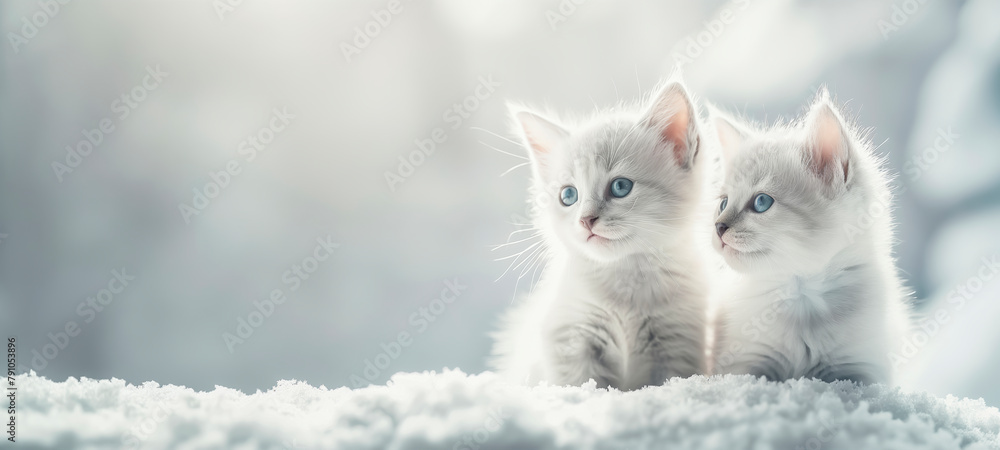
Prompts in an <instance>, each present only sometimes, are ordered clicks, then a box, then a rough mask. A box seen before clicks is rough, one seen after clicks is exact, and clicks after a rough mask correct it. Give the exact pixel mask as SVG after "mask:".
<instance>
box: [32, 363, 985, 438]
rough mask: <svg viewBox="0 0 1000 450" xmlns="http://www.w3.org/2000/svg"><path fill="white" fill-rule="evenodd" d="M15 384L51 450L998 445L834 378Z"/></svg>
mask: <svg viewBox="0 0 1000 450" xmlns="http://www.w3.org/2000/svg"><path fill="white" fill-rule="evenodd" d="M17 383H18V392H19V393H20V395H21V397H20V398H19V402H18V405H19V408H20V409H19V413H18V417H19V425H18V440H19V443H20V444H21V445H23V444H29V445H41V446H47V447H57V448H118V447H119V446H122V447H125V448H138V447H140V446H141V447H142V448H276V449H282V448H337V449H383V448H384V449H403V448H417V449H420V448H442V449H476V448H482V449H489V448H509V449H527V448H532V449H533V448H542V449H547V448H629V449H632V448H640V449H641V448H734V449H736V448H753V449H767V448H777V449H798V448H803V449H816V448H824V449H837V448H851V449H866V448H871V449H892V448H900V449H903V448H906V449H909V448H1000V411H998V410H997V409H996V408H993V407H988V406H986V404H985V403H984V402H983V401H982V400H969V399H959V398H956V397H952V396H948V397H945V398H939V397H935V396H932V395H930V394H927V393H922V392H906V391H903V390H901V389H899V388H888V387H884V386H880V385H873V386H863V387H862V386H856V385H852V384H850V383H848V382H836V383H832V384H828V383H824V382H821V381H814V380H794V381H788V382H784V383H770V382H765V381H763V380H761V379H754V378H752V377H749V376H732V375H727V376H721V377H710V378H707V377H700V376H697V377H692V378H689V379H672V380H669V381H668V382H667V383H666V384H665V385H663V386H657V387H649V388H646V389H643V390H640V391H633V392H620V391H616V390H613V389H612V390H606V389H597V388H596V387H595V385H594V383H593V382H591V383H590V384H585V385H584V386H582V387H554V386H537V387H525V386H517V385H512V384H508V383H505V382H503V381H501V380H500V379H499V378H498V377H497V376H496V375H494V374H492V373H489V372H485V373H482V374H478V375H466V374H465V373H463V372H461V371H458V370H445V371H444V372H442V373H435V372H424V373H397V374H396V375H394V376H393V377H392V379H391V381H390V382H389V383H388V384H387V385H373V386H368V387H365V388H360V389H351V388H347V387H342V388H338V389H327V388H326V387H322V386H321V387H313V386H310V385H308V384H305V383H301V382H296V381H280V382H278V384H277V386H275V387H274V388H272V389H270V390H268V391H267V392H260V391H258V392H256V393H253V394H249V395H247V394H244V393H241V392H239V391H236V390H233V389H228V388H225V387H219V386H216V388H215V389H214V390H212V391H210V392H196V391H194V390H192V389H189V388H185V387H179V386H172V385H168V386H160V385H159V384H157V383H153V382H148V383H145V384H143V385H141V386H136V385H130V384H126V383H125V382H124V381H122V380H118V379H112V380H92V379H86V378H84V379H80V380H77V379H75V378H69V379H68V380H67V381H65V382H53V381H51V380H48V379H45V378H43V377H39V376H37V375H36V374H34V373H31V374H28V375H20V376H18V378H17Z"/></svg>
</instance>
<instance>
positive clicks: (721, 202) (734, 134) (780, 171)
mask: <svg viewBox="0 0 1000 450" xmlns="http://www.w3.org/2000/svg"><path fill="white" fill-rule="evenodd" d="M711 115H712V120H711V122H712V125H713V126H714V127H715V130H716V134H717V136H718V138H719V143H720V145H721V149H722V152H721V153H722V155H723V160H724V167H725V180H724V182H723V185H722V189H721V192H720V194H719V197H718V202H717V203H716V223H715V231H716V232H715V237H714V239H713V245H714V247H715V249H716V250H717V251H718V252H720V253H721V254H722V256H723V258H725V260H726V262H727V263H728V264H729V266H730V267H732V268H733V269H735V270H737V271H739V272H757V273H759V272H767V271H784V272H791V273H808V272H811V271H814V270H817V269H819V268H821V267H822V266H823V265H825V264H826V263H827V262H828V261H829V259H830V258H832V257H833V255H834V254H836V252H837V251H839V250H841V249H843V248H844V247H845V246H847V245H849V243H850V242H849V240H850V239H849V238H850V236H849V235H848V234H847V233H845V229H847V228H848V226H849V225H850V224H851V223H852V221H854V220H855V219H857V216H858V214H857V212H858V211H859V208H860V207H861V205H862V204H863V203H862V202H863V201H864V200H863V199H864V198H865V195H864V191H865V190H866V189H865V187H866V183H868V182H867V181H866V180H865V177H864V176H863V174H862V172H863V170H864V168H866V167H868V166H869V165H870V163H869V161H868V160H867V158H866V153H867V150H866V148H865V146H864V144H863V143H862V142H861V140H860V139H859V137H858V136H857V135H856V133H855V131H854V130H853V129H851V128H849V127H847V126H846V124H845V122H844V120H843V118H842V117H841V115H840V113H839V112H838V111H837V109H836V107H835V106H834V105H833V103H832V102H831V101H830V100H829V98H828V95H827V94H826V91H825V90H824V91H821V92H820V94H819V95H818V97H817V100H816V101H815V102H814V104H813V105H812V107H811V108H810V110H809V112H808V113H807V114H806V116H805V117H804V118H803V120H801V121H800V122H799V123H797V124H795V125H794V126H787V127H786V126H776V127H774V128H773V129H770V130H765V131H754V130H751V129H750V128H748V127H746V126H744V125H742V124H740V123H738V122H737V121H735V120H733V119H732V118H729V117H726V116H725V115H724V114H722V113H719V112H717V111H714V110H713V111H712V114H711Z"/></svg>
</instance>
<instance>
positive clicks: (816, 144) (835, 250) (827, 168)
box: [712, 90, 910, 383]
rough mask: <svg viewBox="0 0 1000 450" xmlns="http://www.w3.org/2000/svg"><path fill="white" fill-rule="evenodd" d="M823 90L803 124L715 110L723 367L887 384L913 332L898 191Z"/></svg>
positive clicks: (718, 357) (775, 376)
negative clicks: (900, 264)
mask: <svg viewBox="0 0 1000 450" xmlns="http://www.w3.org/2000/svg"><path fill="white" fill-rule="evenodd" d="M828 97H829V96H828V94H827V93H826V91H825V90H823V91H821V92H820V94H819V95H818V98H817V100H816V101H815V102H814V104H813V105H812V107H811V108H810V110H809V112H808V114H807V115H806V117H805V118H804V119H803V120H802V121H801V122H799V123H797V124H792V125H790V126H776V127H773V128H771V129H767V130H752V129H751V128H749V127H747V126H745V125H743V124H740V123H738V122H737V121H735V120H733V119H731V118H729V117H727V116H725V115H724V114H722V113H719V112H717V111H713V114H712V116H713V117H712V123H713V124H714V126H715V128H716V133H717V136H718V138H719V143H720V144H721V148H722V155H723V161H724V166H725V167H724V172H725V174H724V175H725V179H724V182H723V185H722V188H721V192H720V193H719V198H718V203H717V207H716V213H717V219H716V223H715V231H716V236H715V238H714V240H713V244H714V247H715V249H716V250H717V251H718V252H719V253H720V254H721V255H722V257H723V258H724V259H725V261H726V263H727V265H728V266H729V267H730V268H731V269H732V270H733V272H731V273H730V274H729V276H730V279H729V280H727V281H725V282H723V283H722V286H723V287H722V289H723V293H722V294H721V296H720V298H721V301H722V303H721V306H720V308H721V310H720V311H721V312H720V314H719V318H718V323H717V326H716V332H717V337H716V343H715V345H714V350H713V354H714V362H715V368H714V372H715V373H749V374H753V375H759V376H765V377H767V378H768V379H770V380H785V379H789V378H797V377H810V378H818V379H821V380H824V381H833V380H838V379H846V380H852V381H857V382H863V383H873V382H880V383H888V382H891V380H892V378H893V364H892V361H891V359H890V356H889V355H890V353H892V352H896V351H898V349H899V348H900V346H901V345H902V342H903V336H904V334H905V333H906V332H907V331H908V330H909V327H910V325H909V323H910V321H909V308H908V305H907V303H906V296H905V295H904V293H903V289H902V284H901V282H900V280H899V278H898V277H897V275H896V268H895V266H894V264H893V259H892V254H891V253H892V222H891V218H890V214H889V204H890V201H891V195H890V192H889V188H888V182H887V176H886V174H885V172H884V171H882V170H881V169H880V163H879V161H878V160H877V159H876V158H875V156H874V155H873V154H872V148H871V145H870V143H869V142H867V141H865V140H863V139H862V138H861V137H860V136H859V135H858V132H857V131H856V130H855V129H853V128H851V127H848V126H847V125H846V124H845V122H844V120H843V118H842V116H841V114H840V113H839V112H838V111H837V109H836V107H835V106H834V105H833V103H832V102H831V101H830V100H829V98H828Z"/></svg>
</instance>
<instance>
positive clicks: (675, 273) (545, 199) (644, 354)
mask: <svg viewBox="0 0 1000 450" xmlns="http://www.w3.org/2000/svg"><path fill="white" fill-rule="evenodd" d="M651 100H652V101H651V102H650V103H648V104H647V105H646V106H645V108H643V109H642V110H640V111H634V110H633V111H624V112H622V111H619V112H606V113H599V114H597V115H596V116H594V117H592V118H590V119H588V120H583V121H581V122H580V123H577V124H558V123H556V121H554V120H552V119H545V118H542V117H541V116H540V115H538V114H535V113H532V112H529V111H526V110H517V111H514V116H515V119H516V120H517V121H518V122H519V132H520V133H521V134H522V137H523V138H524V141H525V144H526V146H527V147H528V150H529V151H528V153H529V155H530V157H531V161H532V170H533V177H532V178H533V179H532V189H531V191H532V192H534V193H535V198H534V201H535V210H536V212H535V214H534V217H533V226H534V230H535V231H536V232H537V234H538V236H539V238H540V239H541V242H539V243H537V244H539V245H541V246H542V247H544V250H540V251H542V252H543V253H542V254H543V255H544V258H546V264H545V268H544V271H543V274H542V278H541V280H540V281H539V283H538V284H537V285H536V286H535V287H534V289H533V291H532V292H531V293H530V294H529V295H527V296H526V298H523V299H522V301H521V302H520V303H519V304H518V305H515V306H514V307H513V308H512V309H511V310H510V311H509V313H508V314H507V316H506V317H505V319H504V321H503V325H502V327H501V330H500V331H499V332H498V333H496V335H495V337H496V344H495V346H494V349H493V356H494V358H493V361H492V364H493V366H494V367H495V368H496V370H497V371H499V372H500V373H501V374H503V375H505V376H507V377H509V378H511V379H513V380H516V381H518V382H524V383H527V384H530V385H534V384H537V383H539V382H546V383H550V384H557V385H567V384H572V385H579V384H581V383H584V382H586V381H588V380H589V379H594V380H595V381H597V383H598V385H599V386H612V387H616V388H619V389H635V388H639V387H642V386H646V385H658V384H662V383H663V382H664V381H665V380H666V379H668V378H670V377H674V376H681V377H686V376H690V375H693V374H698V373H704V372H705V370H706V368H705V331H704V330H705V322H706V314H705V305H706V293H705V280H704V275H703V274H704V272H705V271H704V268H703V267H702V265H703V262H702V258H701V257H700V256H699V252H701V251H703V250H702V249H705V248H707V246H708V245H709V239H710V237H709V235H708V233H705V232H704V231H703V230H701V231H699V229H698V228H699V227H698V225H699V224H700V223H704V222H705V221H707V220H709V218H708V217H707V216H702V217H701V218H700V219H699V216H698V215H697V214H696V213H695V212H696V211H705V210H706V208H705V204H704V199H703V197H702V195H701V194H702V192H703V190H702V183H703V178H704V177H703V175H702V173H701V172H702V170H701V167H702V166H704V165H705V164H702V163H701V161H702V160H703V159H705V158H706V156H705V155H704V151H702V148H703V147H704V146H703V145H702V142H701V141H702V138H701V136H700V134H699V130H698V127H699V126H698V114H697V109H696V108H694V107H693V106H692V105H693V103H692V102H691V100H690V98H689V96H688V94H687V93H686V91H685V90H684V88H683V86H682V85H681V84H680V83H678V82H671V83H667V84H666V85H665V86H663V87H662V88H661V89H659V91H658V93H657V94H656V95H654V96H653V98H652V99H651ZM618 177H625V178H628V179H631V180H632V181H633V182H634V186H633V187H632V191H631V193H629V195H627V196H625V197H623V198H614V197H613V196H611V195H610V194H609V190H608V189H609V184H610V183H611V182H612V180H614V179H615V178H618ZM567 185H572V186H575V187H576V188H577V189H578V192H579V193H578V196H579V200H578V201H577V202H576V203H575V204H573V205H571V206H568V207H567V206H563V205H562V204H561V202H560V200H559V193H560V191H561V189H562V188H563V187H564V186H567ZM587 216H597V217H598V219H597V221H596V222H595V223H594V225H593V232H594V233H595V234H597V235H598V237H593V238H591V236H590V231H588V230H587V228H586V226H585V225H584V224H582V223H581V218H583V217H587ZM699 232H700V235H701V236H702V237H703V239H700V240H699V239H696V238H695V236H696V235H698V234H699ZM600 236H603V237H605V238H608V239H602V238H600ZM542 247H539V248H542ZM536 250H537V249H536Z"/></svg>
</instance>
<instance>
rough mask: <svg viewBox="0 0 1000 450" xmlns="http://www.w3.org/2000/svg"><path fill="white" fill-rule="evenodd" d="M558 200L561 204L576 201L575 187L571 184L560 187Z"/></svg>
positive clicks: (566, 204) (567, 204)
mask: <svg viewBox="0 0 1000 450" xmlns="http://www.w3.org/2000/svg"><path fill="white" fill-rule="evenodd" d="M559 201H561V202H562V204H563V206H569V205H572V204H574V203H576V188H575V187H573V186H566V187H564V188H562V192H560V193H559Z"/></svg>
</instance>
